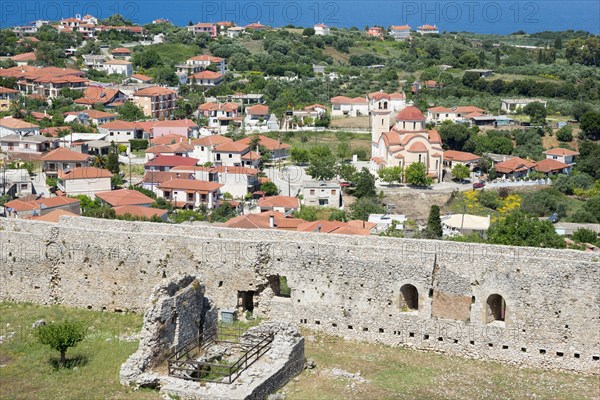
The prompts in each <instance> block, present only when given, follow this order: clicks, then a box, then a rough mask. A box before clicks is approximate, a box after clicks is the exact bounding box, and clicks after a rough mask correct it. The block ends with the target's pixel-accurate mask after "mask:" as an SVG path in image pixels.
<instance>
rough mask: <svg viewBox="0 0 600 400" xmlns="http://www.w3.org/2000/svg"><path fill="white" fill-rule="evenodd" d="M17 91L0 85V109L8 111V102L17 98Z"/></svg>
mask: <svg viewBox="0 0 600 400" xmlns="http://www.w3.org/2000/svg"><path fill="white" fill-rule="evenodd" d="M18 95H19V91H18V90H15V89H10V88H5V87H2V86H0V111H8V109H9V108H10V104H11V103H12V102H13V101H15V100H16V99H17V96H18Z"/></svg>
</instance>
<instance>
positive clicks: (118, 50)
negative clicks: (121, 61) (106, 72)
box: [111, 47, 131, 54]
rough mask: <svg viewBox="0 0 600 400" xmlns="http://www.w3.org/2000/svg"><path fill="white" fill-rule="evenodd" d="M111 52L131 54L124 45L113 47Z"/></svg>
mask: <svg viewBox="0 0 600 400" xmlns="http://www.w3.org/2000/svg"><path fill="white" fill-rule="evenodd" d="M111 53H112V54H123V53H127V54H131V50H129V49H128V48H125V47H117V48H116V49H113V50H112V51H111Z"/></svg>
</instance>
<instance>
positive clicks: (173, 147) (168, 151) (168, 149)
mask: <svg viewBox="0 0 600 400" xmlns="http://www.w3.org/2000/svg"><path fill="white" fill-rule="evenodd" d="M193 151H194V146H192V145H191V144H187V143H173V144H158V145H154V146H151V147H149V148H147V149H146V150H144V153H145V154H146V160H147V161H150V160H152V159H154V158H156V157H158V156H180V157H190V156H191V155H192V152H193Z"/></svg>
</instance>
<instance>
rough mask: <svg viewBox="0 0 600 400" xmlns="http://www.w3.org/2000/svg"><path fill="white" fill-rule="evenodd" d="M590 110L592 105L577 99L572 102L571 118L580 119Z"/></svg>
mask: <svg viewBox="0 0 600 400" xmlns="http://www.w3.org/2000/svg"><path fill="white" fill-rule="evenodd" d="M590 111H592V107H591V106H590V105H589V104H588V103H584V102H583V101H579V102H577V103H575V104H573V108H572V109H571V114H573V118H575V120H576V121H581V117H582V116H583V115H584V114H585V113H587V112H590Z"/></svg>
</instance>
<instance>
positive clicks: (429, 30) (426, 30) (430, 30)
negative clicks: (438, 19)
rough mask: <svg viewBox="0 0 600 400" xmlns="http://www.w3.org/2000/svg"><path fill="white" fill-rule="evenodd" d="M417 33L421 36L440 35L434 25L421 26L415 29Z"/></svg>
mask: <svg viewBox="0 0 600 400" xmlns="http://www.w3.org/2000/svg"><path fill="white" fill-rule="evenodd" d="M417 33H420V34H421V35H431V34H435V33H440V29H439V28H438V27H437V26H435V25H427V24H425V25H421V26H419V27H418V28H417Z"/></svg>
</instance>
